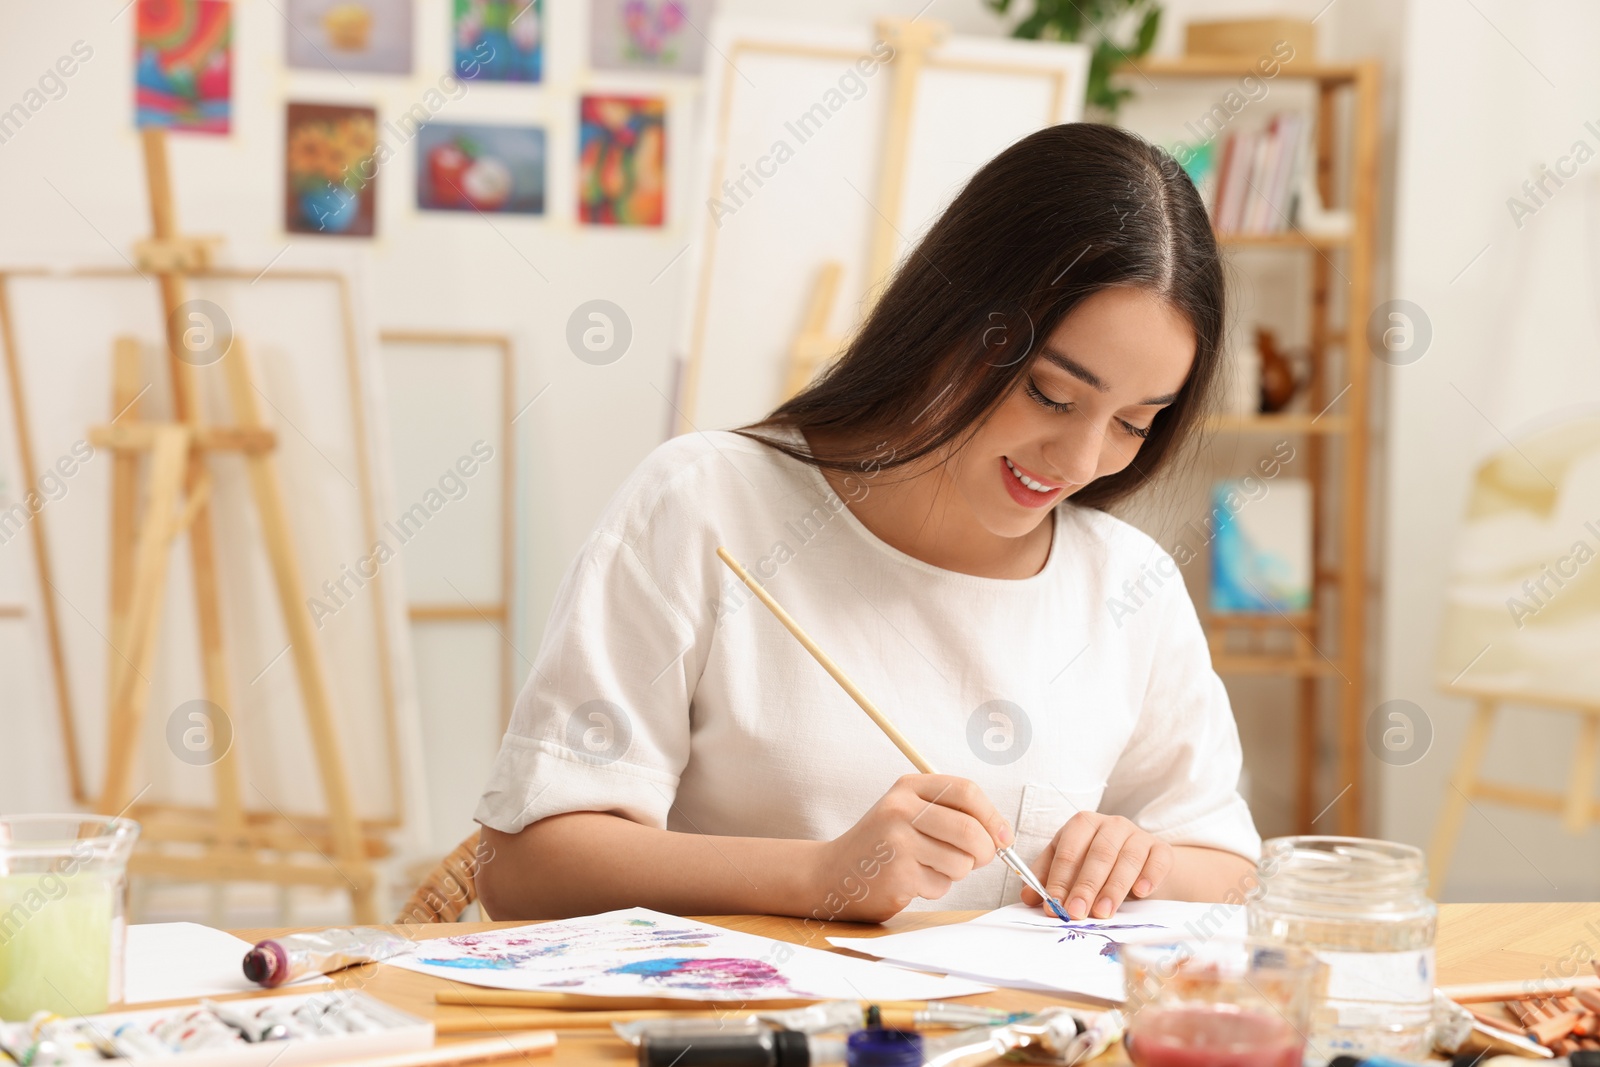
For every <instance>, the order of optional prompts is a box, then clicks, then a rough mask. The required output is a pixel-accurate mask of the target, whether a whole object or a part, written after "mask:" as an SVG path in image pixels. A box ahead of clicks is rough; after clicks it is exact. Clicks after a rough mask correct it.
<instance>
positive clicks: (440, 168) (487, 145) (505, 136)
mask: <svg viewBox="0 0 1600 1067" xmlns="http://www.w3.org/2000/svg"><path fill="white" fill-rule="evenodd" d="M544 173H545V159H544V130H542V129H539V128H537V127H532V126H458V125H453V124H449V125H447V124H443V123H429V124H428V125H426V126H423V127H422V128H421V129H420V130H419V131H418V132H417V207H418V208H419V209H421V210H423V211H477V212H483V213H485V214H490V213H494V214H503V215H542V214H544Z"/></svg>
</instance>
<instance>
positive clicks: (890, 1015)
mask: <svg viewBox="0 0 1600 1067" xmlns="http://www.w3.org/2000/svg"><path fill="white" fill-rule="evenodd" d="M755 1014H757V1013H756V1012H755V1011H752V1010H750V1009H748V1008H743V1009H740V1010H739V1011H721V1012H717V1011H655V1010H641V1011H503V1012H490V1013H488V1014H484V1013H481V1012H473V1013H472V1014H470V1015H468V1014H451V1015H448V1016H442V1017H441V1016H435V1017H434V1020H433V1029H434V1032H435V1033H440V1034H483V1033H500V1032H501V1031H507V1030H605V1029H609V1028H610V1026H611V1024H612V1023H634V1022H646V1021H653V1020H656V1019H703V1020H705V1021H706V1022H707V1023H715V1022H722V1021H725V1020H729V1019H744V1018H748V1017H750V1016H752V1015H755ZM883 1024H884V1025H885V1026H889V1027H892V1028H894V1029H897V1030H956V1029H960V1028H961V1026H964V1025H967V1024H957V1023H953V1022H940V1021H938V1020H928V1019H919V1018H917V1012H915V1011H913V1010H912V1009H910V1008H892V1009H890V1010H888V1011H885V1012H883Z"/></svg>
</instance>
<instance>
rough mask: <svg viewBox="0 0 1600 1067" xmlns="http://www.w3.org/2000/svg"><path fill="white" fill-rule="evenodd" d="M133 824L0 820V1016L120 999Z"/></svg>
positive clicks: (75, 1011) (99, 1006)
mask: <svg viewBox="0 0 1600 1067" xmlns="http://www.w3.org/2000/svg"><path fill="white" fill-rule="evenodd" d="M138 836H139V824H138V823H136V822H134V821H133V820H132V819H107V818H104V817H100V816H94V815H0V1019H8V1020H12V1021H17V1020H23V1019H27V1018H28V1017H29V1016H30V1015H32V1014H33V1013H34V1012H36V1011H51V1012H55V1013H56V1014H58V1015H89V1014H93V1013H95V1012H101V1011H105V1010H106V1007H107V1005H109V1004H111V1003H113V1002H116V1001H120V1000H121V999H122V960H123V942H124V935H125V932H126V917H127V886H128V879H127V869H128V856H129V854H130V853H131V852H132V851H133V843H134V841H135V840H136V839H137V838H138Z"/></svg>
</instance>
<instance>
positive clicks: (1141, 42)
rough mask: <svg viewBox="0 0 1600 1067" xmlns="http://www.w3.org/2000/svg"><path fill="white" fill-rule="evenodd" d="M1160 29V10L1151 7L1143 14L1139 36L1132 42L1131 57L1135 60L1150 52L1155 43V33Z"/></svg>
mask: <svg viewBox="0 0 1600 1067" xmlns="http://www.w3.org/2000/svg"><path fill="white" fill-rule="evenodd" d="M1160 29H1161V8H1160V7H1159V6H1157V7H1152V8H1151V9H1150V10H1149V11H1146V12H1145V13H1144V21H1143V22H1141V23H1139V36H1138V37H1137V39H1136V40H1135V42H1134V46H1133V51H1132V53H1131V54H1132V55H1133V56H1134V57H1135V58H1137V57H1138V56H1142V55H1144V54H1145V53H1146V52H1148V51H1150V47H1151V46H1152V45H1154V44H1155V43H1156V33H1157V32H1158V31H1160Z"/></svg>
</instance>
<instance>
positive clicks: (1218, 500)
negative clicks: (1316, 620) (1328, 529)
mask: <svg viewBox="0 0 1600 1067" xmlns="http://www.w3.org/2000/svg"><path fill="white" fill-rule="evenodd" d="M1210 522H1211V525H1212V527H1213V534H1212V539H1211V610H1212V611H1214V612H1217V613H1219V614H1227V613H1235V614H1244V613H1251V612H1292V611H1305V610H1307V609H1308V608H1309V607H1310V606H1311V486H1310V483H1309V482H1307V481H1306V480H1305V479H1303V478H1284V479H1279V480H1277V481H1275V482H1272V483H1270V484H1268V483H1266V482H1261V481H1258V480H1255V479H1244V480H1241V481H1229V482H1218V483H1217V484H1216V485H1215V486H1213V487H1212V492H1211V519H1210Z"/></svg>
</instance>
